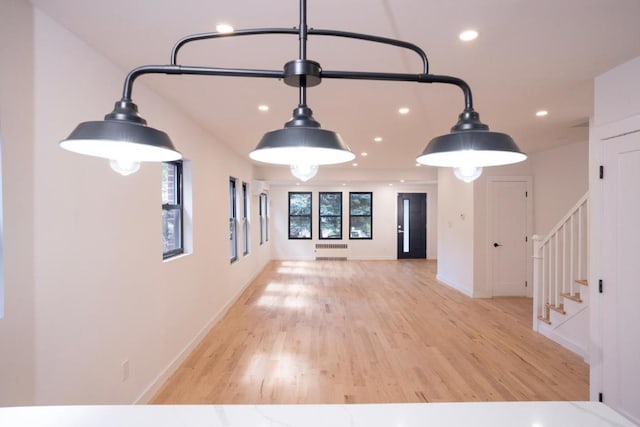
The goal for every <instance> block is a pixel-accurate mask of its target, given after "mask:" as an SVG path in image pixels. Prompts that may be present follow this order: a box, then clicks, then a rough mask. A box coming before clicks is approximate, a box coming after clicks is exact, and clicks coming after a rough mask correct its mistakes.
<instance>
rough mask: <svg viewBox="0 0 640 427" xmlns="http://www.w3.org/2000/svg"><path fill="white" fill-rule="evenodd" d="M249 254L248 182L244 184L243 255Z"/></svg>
mask: <svg viewBox="0 0 640 427" xmlns="http://www.w3.org/2000/svg"><path fill="white" fill-rule="evenodd" d="M248 253H249V193H248V186H247V183H246V182H243V183H242V255H247V254H248Z"/></svg>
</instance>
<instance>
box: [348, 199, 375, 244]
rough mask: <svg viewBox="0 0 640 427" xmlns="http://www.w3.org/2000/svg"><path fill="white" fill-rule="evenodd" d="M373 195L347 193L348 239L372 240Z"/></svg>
mask: <svg viewBox="0 0 640 427" xmlns="http://www.w3.org/2000/svg"><path fill="white" fill-rule="evenodd" d="M372 218H373V193H371V192H352V193H349V239H371V238H373V221H372Z"/></svg>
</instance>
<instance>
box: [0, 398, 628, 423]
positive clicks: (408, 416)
mask: <svg viewBox="0 0 640 427" xmlns="http://www.w3.org/2000/svg"><path fill="white" fill-rule="evenodd" d="M0 426H2V427H23V426H25V427H26V426H29V427H40V426H52V427H53V426H56V427H76V426H78V427H79V426H82V427H89V426H90V427H103V426H104V427H107V426H109V427H133V426H154V427H177V426H180V427H187V426H188V427H240V426H242V427H247V426H250V427H302V426H304V427H342V426H344V427H378V426H379V427H416V426H473V427H483V426H492V427H501V426H504V427H507V426H508V427H517V426H523V427H552V426H562V427H567V426H579V427H596V426H597V427H603V426H630V427H632V426H634V424H633V423H631V422H630V421H629V420H627V419H626V418H624V417H622V416H621V415H619V414H618V413H617V412H615V411H613V410H612V409H610V408H609V407H607V406H606V405H604V404H602V403H598V402H481V403H416V404H366V405H357V404H349V405H98V406H32V407H6V408H0Z"/></svg>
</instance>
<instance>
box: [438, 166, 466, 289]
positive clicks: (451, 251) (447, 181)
mask: <svg viewBox="0 0 640 427" xmlns="http://www.w3.org/2000/svg"><path fill="white" fill-rule="evenodd" d="M473 199H474V195H473V184H467V183H464V182H462V181H460V180H458V179H457V178H456V177H455V176H454V175H453V169H450V168H439V170H438V274H437V278H438V280H440V281H442V282H444V283H446V284H447V285H449V286H451V287H453V288H455V289H458V290H459V291H461V292H463V293H465V294H467V295H472V294H473V264H474V258H473V256H474V255H473V254H474V247H473V245H474V236H473V230H474V216H475V209H474V206H473Z"/></svg>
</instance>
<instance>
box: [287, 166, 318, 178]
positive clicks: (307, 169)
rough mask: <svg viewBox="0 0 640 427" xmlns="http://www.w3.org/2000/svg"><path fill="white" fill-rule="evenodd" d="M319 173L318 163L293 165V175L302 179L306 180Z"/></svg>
mask: <svg viewBox="0 0 640 427" xmlns="http://www.w3.org/2000/svg"><path fill="white" fill-rule="evenodd" d="M317 173H318V165H306V164H300V165H291V175H293V176H295V177H296V178H298V179H299V180H300V181H303V182H306V181H309V180H310V179H311V178H313V177H314V176H316V174H317Z"/></svg>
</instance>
